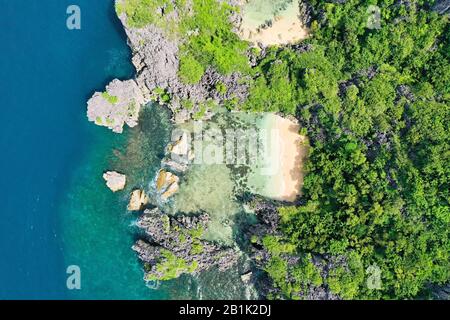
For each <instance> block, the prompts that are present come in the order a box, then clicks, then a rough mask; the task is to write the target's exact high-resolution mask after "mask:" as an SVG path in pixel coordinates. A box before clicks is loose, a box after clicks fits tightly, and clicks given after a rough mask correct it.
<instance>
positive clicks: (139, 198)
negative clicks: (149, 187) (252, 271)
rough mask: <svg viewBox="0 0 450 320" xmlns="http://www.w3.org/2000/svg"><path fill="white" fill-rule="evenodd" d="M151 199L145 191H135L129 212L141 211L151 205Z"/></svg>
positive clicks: (129, 205)
mask: <svg viewBox="0 0 450 320" xmlns="http://www.w3.org/2000/svg"><path fill="white" fill-rule="evenodd" d="M149 201H150V199H149V198H148V196H147V195H146V194H145V191H143V190H139V189H137V190H134V191H133V192H132V193H131V197H130V202H129V204H128V207H127V209H128V211H141V210H142V209H143V208H144V206H146V205H147V204H148V203H149Z"/></svg>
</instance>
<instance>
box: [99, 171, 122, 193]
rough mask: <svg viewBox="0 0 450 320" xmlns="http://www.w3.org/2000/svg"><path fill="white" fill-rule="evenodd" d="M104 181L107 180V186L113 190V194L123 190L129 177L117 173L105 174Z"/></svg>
mask: <svg viewBox="0 0 450 320" xmlns="http://www.w3.org/2000/svg"><path fill="white" fill-rule="evenodd" d="M103 179H105V181H106V186H107V187H108V188H109V189H111V191H112V192H117V191H120V190H123V188H125V184H126V182H127V177H126V176H125V175H124V174H121V173H118V172H116V171H108V172H105V173H104V174H103Z"/></svg>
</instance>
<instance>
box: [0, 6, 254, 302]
mask: <svg viewBox="0 0 450 320" xmlns="http://www.w3.org/2000/svg"><path fill="white" fill-rule="evenodd" d="M72 4H76V5H78V6H79V8H80V10H81V30H69V29H68V28H67V27H66V19H67V17H68V14H67V13H66V10H67V8H68V7H69V5H72ZM0 5H1V8H2V18H1V19H0V41H1V42H0V43H1V47H0V70H1V72H2V73H1V75H2V76H1V83H0V101H1V108H2V109H1V114H2V118H1V119H2V120H3V121H2V126H1V127H0V131H1V135H0V148H1V150H2V153H1V155H2V156H1V158H0V159H1V160H0V163H1V168H2V172H1V173H0V175H1V179H0V195H1V202H0V214H1V216H0V218H1V222H0V255H1V258H0V299H13V298H22V299H174V298H186V299H202V298H203V299H227V298H229V299H244V298H254V297H255V293H254V292H252V291H251V289H250V288H247V287H246V286H244V284H243V283H242V281H241V279H240V274H242V273H243V272H246V271H247V270H248V265H247V262H248V261H247V262H246V263H242V264H239V265H237V266H235V268H234V269H231V270H229V271H227V272H224V273H221V272H218V271H217V270H210V271H208V272H204V273H202V274H201V275H199V276H194V277H193V276H188V275H183V276H181V277H180V278H179V279H176V280H173V281H169V282H166V283H163V284H161V285H160V286H159V287H158V288H157V289H156V290H155V288H149V287H147V286H146V284H145V282H144V281H143V270H142V265H141V263H140V262H139V261H138V259H137V257H136V255H135V253H134V252H133V251H132V250H131V246H132V245H133V243H134V242H135V240H136V238H137V237H139V230H137V228H136V227H135V226H134V222H135V221H136V219H137V214H133V213H130V212H127V210H126V205H127V202H128V197H129V194H130V192H131V190H132V189H133V188H135V187H139V188H143V189H145V190H149V187H150V184H151V183H152V180H153V179H154V176H155V174H156V173H157V171H158V169H159V167H160V161H161V159H162V157H163V156H164V152H165V146H166V145H167V144H168V142H169V141H170V133H171V130H172V129H173V128H172V125H171V123H170V121H169V114H168V111H167V109H166V108H164V107H161V106H158V105H155V104H149V105H148V106H145V108H144V110H143V112H142V114H141V119H140V120H141V121H140V123H139V125H138V126H137V127H135V128H133V129H130V128H126V129H125V132H124V133H123V134H115V133H112V132H111V131H110V130H108V129H106V128H104V127H99V126H96V125H94V124H92V123H89V122H88V121H87V117H86V101H87V100H88V99H89V97H90V96H91V95H92V94H93V92H94V91H103V90H104V87H105V85H106V84H107V83H109V82H110V81H111V80H112V79H114V78H119V79H129V78H131V77H133V74H134V72H135V71H134V68H133V66H132V65H131V63H130V61H131V54H130V50H129V48H128V46H127V44H126V37H125V33H124V31H123V28H122V26H121V24H120V22H119V20H118V18H117V17H116V15H115V12H114V1H113V0H95V1H94V0H77V1H76V3H75V2H73V1H67V0H42V1H37V0H34V1H29V0H14V1H11V0H0ZM251 121H254V120H251ZM219 122H220V121H219ZM219 125H223V124H220V123H219ZM225 125H228V124H227V123H226V124H225ZM106 170H117V171H119V172H123V173H125V174H126V175H127V188H126V189H125V190H124V191H122V192H118V193H112V192H111V191H110V190H109V189H108V188H106V186H105V182H104V181H103V179H102V174H103V172H104V171H106ZM201 170H207V171H206V173H207V174H204V173H205V172H203V171H201ZM213 176H214V177H216V176H217V178H220V177H222V176H223V177H224V178H225V179H223V181H224V182H227V181H228V182H227V184H226V186H227V188H228V189H229V190H230V192H229V193H230V194H229V195H228V194H227V195H226V197H225V198H223V195H221V194H220V193H217V197H211V199H210V201H208V202H207V203H205V202H204V201H200V200H201V197H204V192H203V191H205V192H207V190H210V189H211V188H213V189H214V188H216V187H217V186H216V185H215V182H214V181H215V179H211V178H212V177H213ZM230 179H232V177H231V176H230V172H229V170H228V169H227V168H226V167H225V166H222V167H212V168H200V171H198V172H197V173H196V171H194V172H193V174H192V175H191V177H190V178H189V177H188V179H187V181H188V182H189V181H190V183H188V184H187V185H186V188H184V191H183V192H184V193H183V192H182V193H180V197H179V199H178V200H177V204H178V205H179V207H180V208H182V209H183V210H185V211H190V210H194V211H195V210H197V209H199V208H200V209H202V210H205V209H208V210H210V211H212V213H211V214H212V215H213V216H214V213H215V212H216V213H217V214H216V217H217V221H222V220H224V219H225V218H226V219H225V220H227V219H234V214H233V216H231V215H230V217H225V216H224V212H225V211H226V212H225V213H228V214H229V213H234V212H236V213H237V214H239V213H240V212H242V209H243V208H242V206H241V204H239V203H237V202H235V199H234V192H235V190H234V189H235V188H234V187H233V184H234V183H233V181H232V180H230ZM199 187H201V188H199ZM232 188H233V190H232ZM232 193H233V194H232ZM183 194H184V200H183ZM195 199H200V200H199V202H198V203H197V202H195V201H194V200H195ZM189 203H191V205H192V203H193V204H194V207H192V206H191V207H188V206H187V204H189ZM223 206H225V207H223ZM222 207H223V208H222ZM224 208H225V209H226V210H225V211H224ZM230 208H231V209H230ZM216 209H217V210H216ZM228 209H230V210H228ZM227 230H228V229H224V228H223V227H222V224H221V223H217V225H216V226H214V228H211V233H212V235H213V236H215V237H217V236H218V235H223V237H228V236H227V234H229V235H230V236H231V235H232V234H234V230H231V232H228V231H229V230H228V231H227ZM227 232H228V233H227ZM223 237H222V238H223ZM213 238H214V237H213ZM230 240H232V239H230ZM231 242H233V241H231ZM69 266H76V267H79V269H80V271H81V278H80V284H81V288H80V290H69V288H68V287H67V285H66V280H67V278H68V276H69V275H68V274H67V273H66V270H67V268H68V267H69Z"/></svg>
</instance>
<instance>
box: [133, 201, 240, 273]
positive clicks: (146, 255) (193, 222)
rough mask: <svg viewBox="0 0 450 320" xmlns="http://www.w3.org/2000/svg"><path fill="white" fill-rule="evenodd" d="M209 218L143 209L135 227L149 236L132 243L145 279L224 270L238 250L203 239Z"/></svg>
mask: <svg viewBox="0 0 450 320" xmlns="http://www.w3.org/2000/svg"><path fill="white" fill-rule="evenodd" d="M208 222H209V217H208V215H207V214H205V213H204V214H201V215H200V216H178V217H173V216H170V217H169V216H168V215H166V214H164V213H163V212H161V211H160V210H159V209H158V208H155V209H153V210H146V211H145V212H144V214H143V215H142V216H141V218H140V219H139V220H138V222H137V226H138V227H139V228H141V229H143V230H144V231H145V233H146V234H147V236H148V237H149V238H148V239H146V240H139V241H137V242H136V243H135V245H134V246H133V250H134V251H136V252H137V254H138V256H139V258H140V259H141V260H142V261H143V262H144V266H145V271H146V276H145V279H148V280H169V279H173V278H176V277H178V276H179V275H181V274H183V273H191V274H197V273H199V272H201V271H204V270H207V269H209V268H211V267H218V268H219V270H222V271H223V270H226V269H228V268H230V267H231V266H233V265H234V264H235V263H236V262H237V260H238V258H239V254H238V252H237V251H235V250H234V249H231V248H223V247H220V246H219V245H217V244H214V243H212V242H209V241H206V240H203V239H202V234H203V233H204V232H205V231H206V230H207V227H208Z"/></svg>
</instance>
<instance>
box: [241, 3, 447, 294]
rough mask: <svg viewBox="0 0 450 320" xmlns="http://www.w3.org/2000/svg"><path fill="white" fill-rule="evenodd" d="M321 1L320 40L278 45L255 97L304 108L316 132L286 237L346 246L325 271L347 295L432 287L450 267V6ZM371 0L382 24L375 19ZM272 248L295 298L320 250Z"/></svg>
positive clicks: (285, 213) (253, 101) (314, 246)
mask: <svg viewBox="0 0 450 320" xmlns="http://www.w3.org/2000/svg"><path fill="white" fill-rule="evenodd" d="M311 2H312V4H313V5H314V6H315V8H316V12H317V13H318V15H317V17H321V18H317V19H318V20H316V21H313V23H312V29H313V31H314V33H313V36H312V37H311V38H310V39H308V40H307V41H306V43H307V44H309V45H310V48H308V50H307V52H305V53H297V52H296V50H295V48H291V49H288V48H287V49H273V50H271V52H270V53H269V54H268V55H267V56H266V57H265V58H264V59H263V60H262V61H261V64H260V65H259V66H258V70H257V76H256V78H255V80H254V83H253V87H252V95H251V96H250V99H249V101H248V104H247V106H246V107H247V108H248V109H252V110H260V111H283V112H288V113H296V114H297V115H298V117H299V119H300V120H301V121H302V123H303V124H304V126H305V128H307V134H308V136H309V138H310V140H311V150H310V155H309V161H308V164H307V167H306V171H307V175H306V178H305V184H304V190H303V191H304V196H303V199H302V203H303V204H302V205H300V206H296V207H284V208H282V209H281V210H280V215H281V217H282V231H283V235H284V236H283V238H282V239H280V240H279V242H280V244H281V243H282V244H283V246H286V245H289V247H290V246H292V245H293V246H295V248H296V250H295V252H296V254H300V255H301V256H304V255H307V254H314V255H325V254H327V255H330V254H331V255H333V256H335V257H341V258H344V259H345V261H346V266H345V267H344V268H343V267H336V268H334V269H331V270H330V272H329V273H328V275H327V276H326V277H324V278H323V279H322V281H323V283H324V284H326V286H327V287H328V288H329V289H330V290H331V291H332V292H334V293H336V294H338V295H339V296H341V297H342V298H346V299H351V298H412V297H417V296H419V295H420V296H424V295H426V289H427V287H428V285H429V284H430V283H441V284H442V283H445V282H448V281H449V279H450V240H449V233H450V209H449V181H448V179H449V176H450V169H449V168H450V167H449V165H448V163H449V160H450V149H449V142H450V141H449V140H450V135H449V122H450V121H449V120H450V106H449V98H450V97H449V88H450V81H449V75H450V69H449V32H448V31H449V30H448V28H449V27H448V18H447V17H444V16H438V15H437V14H436V13H433V12H431V11H430V10H429V4H428V3H427V2H426V1H410V2H408V4H401V3H398V2H394V1H390V0H385V1H357V0H349V1H346V2H345V3H344V4H333V3H328V2H326V1H311ZM369 4H376V5H378V6H379V7H380V8H381V10H380V12H381V21H380V28H379V29H370V28H367V19H368V14H367V6H368V5H369ZM267 248H268V249H269V252H273V250H274V249H273V246H272V247H271V246H267ZM290 248H291V247H290ZM291 250H292V248H291ZM289 254H291V253H287V254H286V255H289ZM272 255H273V256H274V258H273V259H272V261H271V262H270V263H269V265H268V266H267V268H266V270H267V271H268V273H269V274H270V275H271V276H272V278H273V280H274V283H275V285H276V286H278V287H280V288H281V289H282V292H283V294H284V295H285V296H286V297H289V298H295V297H296V292H299V290H301V287H300V284H302V283H304V281H305V280H304V279H300V280H301V281H299V280H298V279H297V278H296V277H295V275H296V274H298V268H306V267H307V266H309V264H310V261H311V259H303V260H302V261H303V262H300V263H299V265H297V266H294V267H287V263H286V262H285V261H284V260H283V259H282V258H280V256H279V255H277V254H272ZM369 266H377V268H379V270H380V276H381V287H380V288H377V289H373V288H370V287H368V286H367V280H368V275H369V274H370V273H368V272H367V270H368V269H367V268H369ZM307 278H308V279H309V280H308V281H312V279H314V280H315V281H318V280H317V279H315V278H317V276H316V275H315V274H314V273H312V274H311V276H310V277H307Z"/></svg>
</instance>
